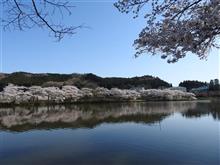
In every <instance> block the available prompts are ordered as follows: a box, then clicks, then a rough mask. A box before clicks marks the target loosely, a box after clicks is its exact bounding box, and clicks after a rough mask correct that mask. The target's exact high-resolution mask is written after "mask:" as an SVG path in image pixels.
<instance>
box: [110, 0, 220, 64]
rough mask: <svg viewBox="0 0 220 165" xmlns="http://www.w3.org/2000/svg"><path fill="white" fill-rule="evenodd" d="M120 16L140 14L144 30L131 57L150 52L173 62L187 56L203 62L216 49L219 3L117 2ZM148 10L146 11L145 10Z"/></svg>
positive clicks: (170, 0) (176, 0) (180, 0)
mask: <svg viewBox="0 0 220 165" xmlns="http://www.w3.org/2000/svg"><path fill="white" fill-rule="evenodd" d="M114 5H115V7H117V9H118V10H119V11H120V12H122V13H129V12H133V13H134V18H136V17H138V16H140V15H141V14H142V12H143V11H144V10H145V9H146V8H147V10H148V11H149V12H148V13H144V17H145V19H146V27H145V28H144V29H143V30H142V31H141V32H140V34H139V37H138V39H136V40H135V41H134V46H135V48H136V50H137V51H136V54H135V57H138V56H139V55H141V54H143V53H145V52H150V53H152V54H153V55H155V54H157V53H158V52H160V53H161V58H163V59H167V61H168V62H169V63H170V62H177V61H178V60H179V59H180V58H183V57H185V56H186V55H187V53H189V52H191V53H194V54H197V55H198V57H199V58H200V59H206V57H207V55H208V51H209V50H210V48H212V47H216V48H219V46H220V44H219V43H218V40H217V38H218V37H219V36H220V0H119V1H118V2H116V3H115V4H114ZM149 9H150V10H149Z"/></svg>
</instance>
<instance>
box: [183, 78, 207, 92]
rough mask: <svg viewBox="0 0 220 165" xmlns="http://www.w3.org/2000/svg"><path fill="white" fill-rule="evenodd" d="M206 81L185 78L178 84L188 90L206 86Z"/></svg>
mask: <svg viewBox="0 0 220 165" xmlns="http://www.w3.org/2000/svg"><path fill="white" fill-rule="evenodd" d="M207 85H208V84H207V83H206V82H201V81H197V80H186V81H183V82H181V83H180V84H179V86H180V87H185V88H186V89H187V91H190V90H191V89H192V88H199V87H203V86H207Z"/></svg>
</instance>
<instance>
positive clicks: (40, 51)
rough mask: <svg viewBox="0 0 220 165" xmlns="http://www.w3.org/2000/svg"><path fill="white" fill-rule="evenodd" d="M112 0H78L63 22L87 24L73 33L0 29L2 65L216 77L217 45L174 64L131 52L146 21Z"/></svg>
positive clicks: (39, 69)
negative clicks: (202, 56)
mask: <svg viewBox="0 0 220 165" xmlns="http://www.w3.org/2000/svg"><path fill="white" fill-rule="evenodd" d="M113 2H114V1H108V2H107V1H96V2H95V1H93V2H88V1H87V2H81V1H80V2H76V3H74V5H75V6H76V7H75V8H74V9H73V13H72V16H70V17H68V18H67V19H66V20H64V21H65V22H67V23H68V24H72V25H80V24H85V25H87V26H89V27H90V28H88V29H87V28H84V29H81V30H78V32H77V34H76V35H74V36H72V37H67V38H64V39H63V40H62V41H61V42H54V39H53V38H51V37H48V33H47V30H42V29H38V28H34V29H31V30H26V31H23V32H21V31H6V32H5V31H4V32H2V33H1V50H2V51H1V63H0V64H1V71H2V72H7V73H11V72H15V71H26V72H35V73H39V72H40V73H44V72H52V73H55V72H56V73H94V74H97V75H99V76H102V77H109V76H111V77H112V76H116V77H119V76H121V77H133V76H143V75H153V76H158V77H160V78H162V79H164V80H166V81H168V82H170V83H172V84H173V85H178V84H179V82H180V81H182V80H201V81H209V80H210V79H214V78H219V63H220V58H219V57H220V51H218V50H212V51H211V52H210V53H209V57H208V60H199V58H198V57H197V56H196V55H191V54H190V55H189V56H187V57H185V58H184V59H182V60H180V61H179V62H177V63H175V64H168V63H167V62H166V60H162V59H161V58H160V57H159V56H149V55H147V54H145V55H142V56H141V57H139V58H134V53H135V50H134V47H132V44H133V41H134V39H136V38H137V36H138V34H139V32H140V31H141V29H142V28H143V27H144V25H145V20H144V19H142V18H138V19H133V18H132V16H131V15H126V14H121V13H119V12H118V11H117V9H116V8H115V7H114V6H113Z"/></svg>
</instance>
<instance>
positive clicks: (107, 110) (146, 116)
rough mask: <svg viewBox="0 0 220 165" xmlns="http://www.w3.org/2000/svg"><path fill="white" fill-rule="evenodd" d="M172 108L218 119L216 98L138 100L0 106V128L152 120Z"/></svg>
mask: <svg viewBox="0 0 220 165" xmlns="http://www.w3.org/2000/svg"><path fill="white" fill-rule="evenodd" d="M174 112H177V113H181V114H182V115H183V116H184V117H187V118H191V117H201V116H203V115H209V114H211V115H212V116H213V118H214V119H215V120H220V102H219V101H218V100H213V101H211V102H210V103H209V102H207V101H195V102H148V103H146V102H145V103H144V102H139V103H109V104H106V103H105V104H80V105H71V106H49V107H36V106H35V107H13V108H0V130H8V131H27V130H32V129H54V128H79V127H86V128H93V127H95V126H97V125H98V124H100V123H104V122H107V123H109V122H111V123H121V122H136V123H140V122H141V123H146V124H152V123H156V122H160V121H162V120H163V119H165V118H166V117H168V116H170V115H172V114H173V113H174Z"/></svg>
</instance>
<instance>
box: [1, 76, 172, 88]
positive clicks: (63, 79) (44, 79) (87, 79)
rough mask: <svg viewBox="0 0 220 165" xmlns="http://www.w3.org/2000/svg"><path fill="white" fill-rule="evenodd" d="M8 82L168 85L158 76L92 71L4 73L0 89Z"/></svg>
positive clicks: (118, 85)
mask: <svg viewBox="0 0 220 165" xmlns="http://www.w3.org/2000/svg"><path fill="white" fill-rule="evenodd" d="M9 83H12V84H15V85H19V86H27V87H28V86H33V85H38V86H43V87H46V86H57V87H60V86H62V85H75V86H77V87H78V88H84V87H87V88H96V87H105V88H108V89H111V88H120V89H130V88H142V87H144V88H145V89H150V88H161V87H170V86H172V85H170V84H169V83H167V82H166V81H163V80H161V79H160V78H158V77H156V78H155V77H152V76H142V77H133V78H120V77H110V78H102V77H99V76H96V75H94V74H92V73H89V74H51V73H47V74H32V73H26V72H16V73H12V74H5V75H4V77H3V78H1V79H0V89H1V88H3V87H4V86H6V85H8V84H9Z"/></svg>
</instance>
